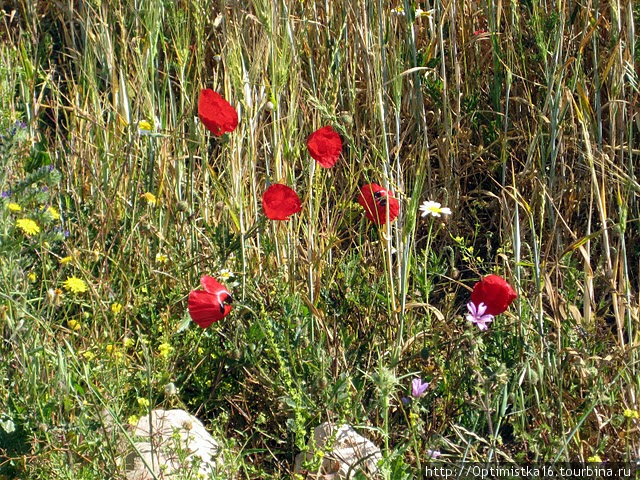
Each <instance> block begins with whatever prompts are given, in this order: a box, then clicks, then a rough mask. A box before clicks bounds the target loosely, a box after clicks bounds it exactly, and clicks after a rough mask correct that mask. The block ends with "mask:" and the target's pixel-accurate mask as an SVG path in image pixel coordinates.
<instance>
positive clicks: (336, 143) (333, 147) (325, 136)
mask: <svg viewBox="0 0 640 480" xmlns="http://www.w3.org/2000/svg"><path fill="white" fill-rule="evenodd" d="M307 150H309V155H311V157H312V158H313V159H314V160H315V161H316V162H318V164H319V165H320V166H321V167H323V168H330V167H333V166H334V165H335V163H336V162H337V161H338V158H339V157H340V153H342V140H341V139H340V135H338V133H337V132H336V131H335V130H334V129H333V128H332V127H331V125H327V126H326V127H322V128H320V129H318V130H316V131H315V132H313V133H312V134H311V135H309V138H307Z"/></svg>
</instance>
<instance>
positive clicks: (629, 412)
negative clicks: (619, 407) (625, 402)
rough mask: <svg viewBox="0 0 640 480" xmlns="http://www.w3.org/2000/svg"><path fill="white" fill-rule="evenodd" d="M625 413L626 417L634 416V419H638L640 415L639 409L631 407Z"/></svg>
mask: <svg viewBox="0 0 640 480" xmlns="http://www.w3.org/2000/svg"><path fill="white" fill-rule="evenodd" d="M623 415H624V416H625V417H626V418H634V419H637V418H638V417H640V415H638V411H637V410H631V409H629V408H627V409H626V410H625V411H624V413H623Z"/></svg>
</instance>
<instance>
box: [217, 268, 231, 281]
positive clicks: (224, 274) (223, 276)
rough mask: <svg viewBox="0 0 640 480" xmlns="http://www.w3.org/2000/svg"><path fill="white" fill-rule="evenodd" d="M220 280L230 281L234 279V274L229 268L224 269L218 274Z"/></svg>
mask: <svg viewBox="0 0 640 480" xmlns="http://www.w3.org/2000/svg"><path fill="white" fill-rule="evenodd" d="M218 278H219V279H220V280H230V279H232V278H233V272H232V271H231V270H229V269H228V268H223V269H222V270H220V273H219V274H218Z"/></svg>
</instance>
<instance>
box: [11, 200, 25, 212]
mask: <svg viewBox="0 0 640 480" xmlns="http://www.w3.org/2000/svg"><path fill="white" fill-rule="evenodd" d="M7 208H8V209H9V210H10V211H12V212H19V211H21V210H22V207H21V206H20V205H18V204H17V203H13V202H11V203H8V204H7Z"/></svg>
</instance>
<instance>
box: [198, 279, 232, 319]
mask: <svg viewBox="0 0 640 480" xmlns="http://www.w3.org/2000/svg"><path fill="white" fill-rule="evenodd" d="M200 283H201V284H202V287H203V288H204V291H202V290H193V291H192V292H191V293H190V294H189V315H191V319H192V320H193V321H194V322H196V323H197V324H198V326H200V327H201V328H207V327H208V326H210V325H211V324H212V323H213V322H217V321H218V320H222V319H223V318H224V317H226V316H227V315H229V312H231V302H232V301H233V299H232V297H231V294H230V293H229V290H227V288H226V287H225V286H223V285H222V284H220V283H219V282H218V281H217V280H216V279H215V278H213V277H209V276H207V275H205V276H203V277H202V278H201V279H200Z"/></svg>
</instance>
